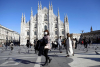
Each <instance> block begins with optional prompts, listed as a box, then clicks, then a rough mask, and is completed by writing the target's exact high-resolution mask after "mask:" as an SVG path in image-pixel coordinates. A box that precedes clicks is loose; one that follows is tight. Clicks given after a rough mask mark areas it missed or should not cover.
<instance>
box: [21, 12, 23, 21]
mask: <svg viewBox="0 0 100 67" xmlns="http://www.w3.org/2000/svg"><path fill="white" fill-rule="evenodd" d="M21 22H23V13H22V19H21Z"/></svg>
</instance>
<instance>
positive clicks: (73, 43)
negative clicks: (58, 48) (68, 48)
mask: <svg viewBox="0 0 100 67" xmlns="http://www.w3.org/2000/svg"><path fill="white" fill-rule="evenodd" d="M75 43H76V42H75V39H73V41H72V45H73V48H74V49H75Z"/></svg>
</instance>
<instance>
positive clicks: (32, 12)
mask: <svg viewBox="0 0 100 67" xmlns="http://www.w3.org/2000/svg"><path fill="white" fill-rule="evenodd" d="M31 16H33V11H32V7H31Z"/></svg>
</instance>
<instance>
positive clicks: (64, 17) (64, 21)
mask: <svg viewBox="0 0 100 67" xmlns="http://www.w3.org/2000/svg"><path fill="white" fill-rule="evenodd" d="M64 22H66V16H65V14H64Z"/></svg>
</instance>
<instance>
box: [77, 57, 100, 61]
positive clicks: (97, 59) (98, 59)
mask: <svg viewBox="0 0 100 67" xmlns="http://www.w3.org/2000/svg"><path fill="white" fill-rule="evenodd" d="M78 58H84V59H90V60H94V61H97V62H100V58H90V57H78Z"/></svg>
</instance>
